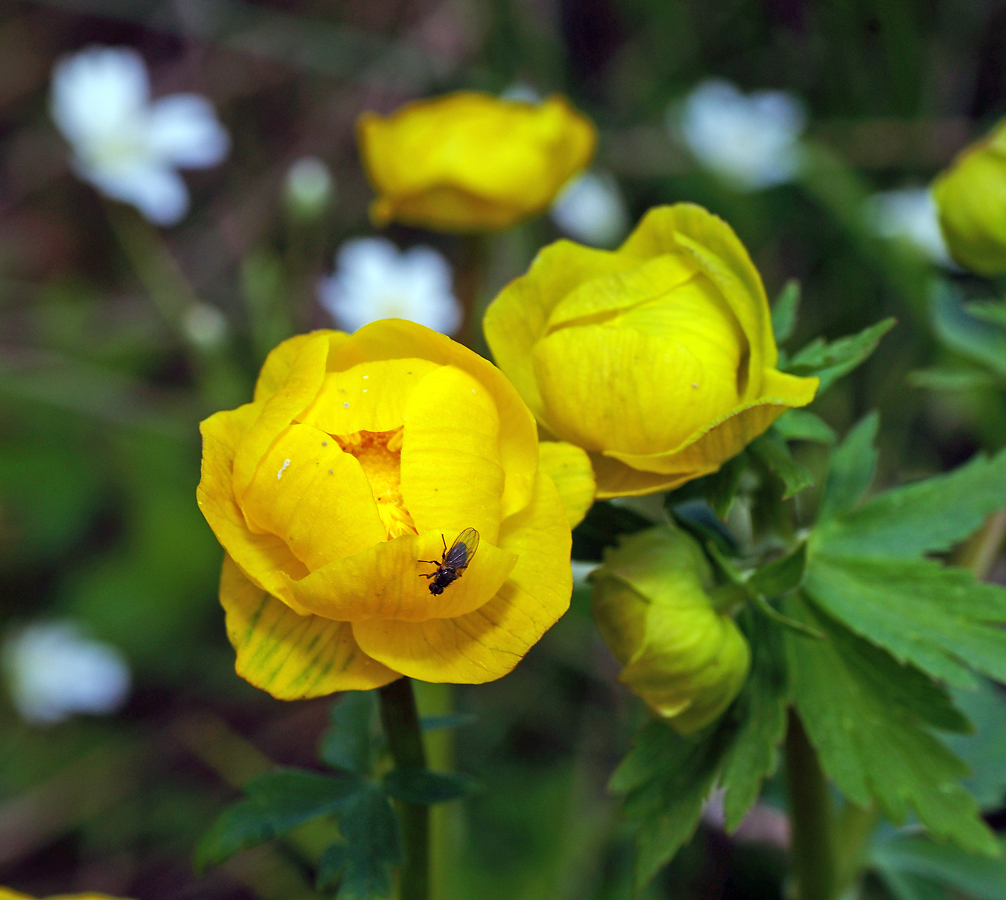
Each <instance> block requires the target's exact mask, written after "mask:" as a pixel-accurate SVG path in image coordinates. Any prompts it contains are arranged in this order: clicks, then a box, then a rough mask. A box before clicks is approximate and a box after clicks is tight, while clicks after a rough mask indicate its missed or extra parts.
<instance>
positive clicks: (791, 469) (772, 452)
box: [748, 434, 814, 500]
mask: <svg viewBox="0 0 1006 900" xmlns="http://www.w3.org/2000/svg"><path fill="white" fill-rule="evenodd" d="M748 450H749V451H750V452H751V455H752V456H753V457H754V458H755V459H756V460H758V462H759V463H761V465H762V466H763V467H764V468H766V469H767V470H768V471H770V472H772V473H773V474H774V475H776V476H777V477H778V478H779V479H780V480H781V481H782V483H783V494H782V499H783V500H788V499H789V498H790V497H792V496H793V495H794V494H798V493H799V492H800V491H802V490H803V489H804V488H807V487H810V486H811V485H812V484H813V483H814V476H813V475H811V474H810V472H809V471H808V470H807V469H806V468H805V467H804V466H801V465H800V464H799V463H798V462H797V461H796V460H795V459H793V454H791V453H790V452H789V447H787V446H786V443H785V442H784V441H783V440H781V439H780V438H778V437H775V436H773V435H771V434H763V435H762V436H761V437H759V438H756V439H755V440H754V441H753V442H752V443H751V444H750V445H749V446H748Z"/></svg>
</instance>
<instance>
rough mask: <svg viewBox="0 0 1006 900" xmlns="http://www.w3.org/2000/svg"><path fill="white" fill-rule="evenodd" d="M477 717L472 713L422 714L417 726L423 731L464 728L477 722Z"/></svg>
mask: <svg viewBox="0 0 1006 900" xmlns="http://www.w3.org/2000/svg"><path fill="white" fill-rule="evenodd" d="M478 720H479V717H478V716H476V715H473V714H472V713H451V714H450V715H446V716H423V717H422V718H421V719H420V720H419V727H420V728H422V729H423V731H447V730H449V729H453V728H464V727H465V726H466V725H472V724H473V723H475V722H477V721H478Z"/></svg>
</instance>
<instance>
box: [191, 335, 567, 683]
mask: <svg viewBox="0 0 1006 900" xmlns="http://www.w3.org/2000/svg"><path fill="white" fill-rule="evenodd" d="M202 434H203V467H202V480H201V481H200V484H199V490H198V498H199V506H200V508H201V509H202V511H203V514H204V515H205V516H206V520H207V521H208V522H209V523H210V526H211V527H212V528H213V530H214V532H215V533H216V536H217V538H218V539H219V540H220V543H221V544H223V546H224V548H225V549H226V551H227V556H226V558H225V560H224V568H223V575H222V578H221V584H220V599H221V602H222V603H223V606H224V609H225V610H226V613H227V632H228V635H229V637H230V639H231V642H232V643H233V645H234V647H235V649H236V650H237V670H238V673H239V674H240V675H241V676H242V677H244V678H246V679H247V680H248V681H250V682H251V683H252V684H255V685H257V686H258V687H261V688H263V689H265V690H267V691H269V692H270V693H271V694H273V695H274V696H276V697H280V698H283V699H294V698H298V697H314V696H319V695H322V694H329V693H332V692H333V691H340V690H352V689H367V688H373V687H377V686H380V685H382V684H386V683H388V682H389V681H393V680H394V679H396V678H398V677H399V676H400V675H403V674H404V675H409V676H411V677H413V678H419V679H422V680H424V681H449V682H463V683H479V682H484V681H491V680H493V679H495V678H499V677H501V676H502V675H505V674H506V673H507V672H509V671H510V670H511V669H512V668H513V667H514V665H516V664H517V662H518V661H519V660H520V659H521V657H523V656H524V654H525V653H526V652H527V651H528V649H529V648H530V647H531V646H532V645H533V644H534V643H535V642H536V641H537V640H538V639H539V638H540V637H541V635H542V634H543V633H544V632H545V631H546V630H547V629H548V628H549V627H551V625H552V624H553V623H554V622H555V621H556V619H558V618H559V616H561V615H562V614H563V612H565V610H566V608H567V606H568V605H569V597H570V592H571V588H572V579H571V573H570V567H569V552H570V527H569V522H568V519H567V515H568V514H567V512H566V510H565V509H564V507H563V503H562V499H561V497H560V494H559V492H558V490H557V489H556V486H555V484H554V483H553V481H552V479H551V478H550V477H549V476H548V475H547V474H546V473H545V471H544V469H543V468H541V467H539V464H538V440H537V434H536V429H535V423H534V419H533V417H532V416H531V413H530V412H529V411H528V409H527V407H526V406H525V405H524V403H523V402H522V401H521V399H520V397H519V396H518V395H517V393H516V391H514V389H513V387H512V386H511V385H510V383H509V382H508V381H507V380H506V378H505V377H504V376H503V375H502V373H500V371H499V370H498V369H496V368H495V367H494V366H493V365H492V364H491V363H489V362H487V361H486V360H484V359H482V358H481V357H480V356H478V355H477V354H475V353H473V352H472V351H470V350H468V349H467V348H465V347H463V346H462V345H460V344H457V343H455V342H454V341H452V340H450V339H449V338H447V337H444V336H443V335H440V334H437V333H436V332H434V331H431V330H430V329H428V328H424V327H423V326H421V325H417V324H415V323H413V322H406V321H403V320H401V319H385V320H383V321H379V322H374V323H372V324H370V325H367V326H365V327H364V328H361V329H360V330H359V331H357V332H356V333H355V334H354V335H352V336H349V335H346V334H343V333H341V332H337V331H317V332H314V333H312V334H306V335H301V336H299V337H295V338H291V339H290V340H288V341H286V342H284V343H282V344H280V345H279V347H277V348H276V349H275V350H273V352H272V353H271V354H270V355H269V358H268V359H267V360H266V362H265V365H264V366H263V368H262V372H261V374H260V375H259V379H258V384H257V386H256V388H255V397H254V401H253V402H252V403H249V404H246V405H245V406H242V407H239V408H238V409H235V410H229V411H225V412H220V413H217V414H216V415H213V416H211V417H210V418H209V419H207V420H206V421H205V422H203V423H202ZM570 451H571V452H570V453H569V454H567V457H568V458H575V457H574V456H573V454H574V453H575V448H570ZM560 455H562V454H561V453H560ZM574 503H579V504H581V505H582V500H577V499H575V498H574ZM468 528H474V529H475V530H476V531H478V533H479V536H480V542H479V545H478V550H477V552H476V553H475V554H474V556H473V557H472V558H471V559H470V562H469V565H468V568H467V569H465V570H464V571H463V573H462V576H461V577H460V578H459V579H457V580H456V581H454V582H453V583H451V584H448V585H447V587H446V589H445V590H444V591H443V593H442V594H440V595H434V594H433V593H432V592H431V591H430V589H429V588H430V584H431V582H430V581H429V580H428V579H427V578H424V577H423V576H424V575H429V574H432V573H433V572H434V571H436V569H435V567H434V564H432V563H429V562H423V560H438V561H439V560H440V559H441V558H442V555H443V553H444V545H445V543H446V545H447V546H448V547H449V546H450V545H451V543H452V542H453V541H454V540H455V539H456V538H457V537H458V536H459V535H460V533H461V532H462V531H464V530H465V529H468Z"/></svg>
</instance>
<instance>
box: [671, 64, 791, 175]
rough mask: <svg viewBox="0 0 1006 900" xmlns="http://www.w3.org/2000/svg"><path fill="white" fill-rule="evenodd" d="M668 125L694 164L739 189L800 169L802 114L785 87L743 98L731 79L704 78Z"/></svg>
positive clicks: (673, 113)
mask: <svg viewBox="0 0 1006 900" xmlns="http://www.w3.org/2000/svg"><path fill="white" fill-rule="evenodd" d="M667 125H668V128H669V129H670V130H671V131H672V132H680V135H681V137H682V138H683V139H684V142H685V143H686V144H687V145H688V148H689V150H691V152H692V154H693V155H694V156H695V158H696V160H698V162H699V163H700V164H701V165H703V166H705V167H706V168H708V169H710V170H712V171H713V172H716V173H717V174H718V175H720V176H721V177H722V178H724V179H725V180H727V181H728V182H730V183H731V184H732V185H733V186H734V187H735V188H737V189H738V190H744V191H755V190H761V189H763V188H767V187H772V186H773V185H777V184H782V183H784V182H786V181H790V180H791V179H792V178H794V177H795V176H796V174H797V172H798V171H799V169H800V165H801V162H802V152H801V147H800V144H799V139H800V135H801V134H802V133H803V129H804V127H805V125H806V114H805V113H804V109H803V106H802V104H801V103H800V101H799V100H798V99H797V98H796V97H794V96H793V95H792V94H788V93H786V92H784V91H759V92H757V93H754V94H751V95H749V96H745V95H744V94H742V93H741V92H740V91H739V90H738V89H737V88H736V87H735V86H734V85H733V84H731V83H730V82H729V81H723V80H721V79H711V80H709V81H703V82H702V83H701V84H700V85H699V86H698V87H696V88H695V89H694V90H693V91H692V92H691V93H690V94H689V95H688V97H687V98H686V100H685V102H684V107H683V109H682V110H681V111H680V119H679V112H678V110H677V109H672V110H671V111H670V112H669V113H668V121H667Z"/></svg>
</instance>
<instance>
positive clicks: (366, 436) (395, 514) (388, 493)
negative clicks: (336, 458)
mask: <svg viewBox="0 0 1006 900" xmlns="http://www.w3.org/2000/svg"><path fill="white" fill-rule="evenodd" d="M332 437H334V438H335V440H336V441H337V442H338V444H339V446H340V447H341V448H342V449H343V451H344V452H345V453H351V454H352V455H353V456H355V457H356V459H357V461H358V462H359V463H360V466H361V467H362V468H363V473H364V475H366V476H367V481H369V482H370V489H371V490H372V491H373V492H374V499H375V500H376V501H377V511H378V513H379V514H380V516H381V521H382V522H383V523H384V527H385V528H386V529H387V531H388V540H391V539H392V538H396V537H401V536H402V535H403V534H417V531H416V526H415V523H414V522H413V521H412V516H411V515H409V511H408V510H407V509H406V508H405V506H404V504H403V502H402V428H401V427H398V428H396V429H395V430H394V431H354V432H353V433H352V434H334V435H332Z"/></svg>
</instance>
